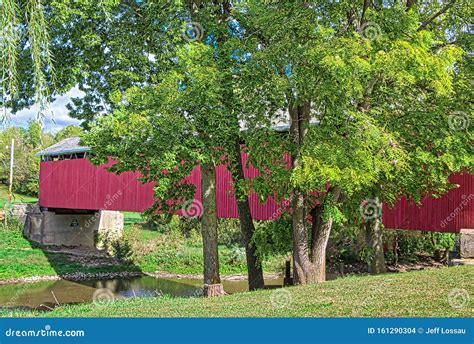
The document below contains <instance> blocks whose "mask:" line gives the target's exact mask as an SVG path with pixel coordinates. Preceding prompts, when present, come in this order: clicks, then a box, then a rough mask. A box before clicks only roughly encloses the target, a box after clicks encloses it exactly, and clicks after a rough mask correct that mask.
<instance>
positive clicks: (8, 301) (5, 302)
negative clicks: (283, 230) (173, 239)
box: [0, 276, 283, 310]
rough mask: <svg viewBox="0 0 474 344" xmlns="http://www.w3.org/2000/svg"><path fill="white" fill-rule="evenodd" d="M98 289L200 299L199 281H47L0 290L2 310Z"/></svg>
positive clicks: (231, 287)
mask: <svg viewBox="0 0 474 344" xmlns="http://www.w3.org/2000/svg"><path fill="white" fill-rule="evenodd" d="M265 282H266V283H267V285H269V286H281V285H282V283H283V281H282V280H281V279H271V280H266V281H265ZM223 284H224V289H225V291H226V292H227V293H229V294H233V293H238V292H244V291H246V290H248V285H247V281H245V280H239V281H224V282H223ZM97 289H107V290H110V291H111V292H112V293H113V295H114V298H115V299H120V298H130V297H160V296H163V295H169V296H175V297H177V296H179V297H196V296H202V281H201V280H197V279H185V278H180V279H173V278H155V277H151V276H141V277H134V278H116V279H105V280H84V281H67V280H59V281H48V282H38V283H25V284H14V285H4V286H0V307H1V308H8V309H12V308H30V309H31V308H36V309H43V310H48V309H53V308H54V307H57V306H58V305H63V304H75V303H85V302H92V300H93V295H94V292H95V291H96V290H97Z"/></svg>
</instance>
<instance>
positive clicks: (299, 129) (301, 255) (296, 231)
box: [288, 102, 315, 284]
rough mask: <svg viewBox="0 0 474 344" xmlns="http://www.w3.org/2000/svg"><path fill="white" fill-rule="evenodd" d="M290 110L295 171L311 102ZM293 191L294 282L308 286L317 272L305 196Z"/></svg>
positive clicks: (292, 155)
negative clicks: (309, 236) (307, 224)
mask: <svg viewBox="0 0 474 344" xmlns="http://www.w3.org/2000/svg"><path fill="white" fill-rule="evenodd" d="M288 110H289V114H290V121H291V125H290V136H291V139H292V141H293V143H294V145H295V147H296V148H294V150H293V152H292V154H291V160H292V168H293V169H295V168H297V167H298V166H299V165H300V164H301V161H300V156H299V152H300V150H301V148H302V147H303V144H304V138H305V135H306V132H307V131H308V126H309V118H310V110H311V104H310V102H304V103H303V104H302V105H296V104H293V102H290V105H289V108H288ZM292 191H293V193H292V201H291V204H292V212H293V214H292V217H293V223H292V227H293V266H294V269H293V271H294V279H293V280H294V283H295V284H308V283H313V282H314V281H315V271H314V267H313V265H312V264H311V260H310V258H309V250H308V231H307V228H306V216H305V204H304V200H305V194H304V192H303V191H302V190H300V189H298V188H295V189H294V190H292Z"/></svg>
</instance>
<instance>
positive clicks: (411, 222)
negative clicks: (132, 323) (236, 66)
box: [39, 138, 474, 232]
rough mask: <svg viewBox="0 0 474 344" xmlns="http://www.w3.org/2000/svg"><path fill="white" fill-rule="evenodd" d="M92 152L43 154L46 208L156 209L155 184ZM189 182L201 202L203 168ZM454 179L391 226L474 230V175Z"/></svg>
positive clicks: (274, 207) (223, 185) (228, 192)
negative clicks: (98, 162) (97, 160)
mask: <svg viewBox="0 0 474 344" xmlns="http://www.w3.org/2000/svg"><path fill="white" fill-rule="evenodd" d="M89 150H90V149H89V148H87V147H81V146H80V145H79V139H78V138H71V139H67V140H64V141H62V142H60V143H58V144H56V145H54V146H51V147H49V148H48V149H46V150H45V151H43V152H41V153H39V155H41V157H42V159H41V169H40V191H39V204H40V206H41V207H42V208H48V209H71V210H101V209H102V210H117V211H132V212H142V211H144V210H145V209H147V208H149V207H150V206H151V205H152V203H153V184H150V183H149V184H142V183H141V182H139V181H138V180H137V178H138V177H139V176H140V175H139V173H136V172H127V173H122V174H120V175H116V174H113V173H110V172H107V170H106V168H107V166H108V165H106V166H94V165H92V164H91V163H90V161H89V160H88V159H87V154H88V152H89ZM245 159H246V157H245V156H244V160H245ZM257 174H258V171H257V170H256V169H255V168H253V167H252V166H249V168H247V169H246V170H245V176H246V178H253V177H255V176H256V175H257ZM187 180H188V181H189V182H190V183H193V184H194V185H195V186H196V194H195V195H196V196H195V199H196V200H198V201H200V198H201V185H200V168H199V167H196V168H195V169H194V170H193V171H192V172H191V174H190V175H189V177H188V178H187ZM450 180H451V182H453V183H455V184H459V185H460V187H459V188H456V189H453V190H451V191H450V192H448V193H447V194H445V195H444V196H443V197H441V198H439V199H431V198H426V199H424V200H423V202H422V205H421V206H419V207H418V206H416V205H415V204H411V203H409V202H407V201H406V200H400V201H399V202H398V203H397V204H396V205H395V207H394V208H392V209H390V208H389V207H387V206H386V205H384V208H383V223H384V225H385V227H386V228H393V229H413V230H428V231H441V232H459V231H460V230H461V229H464V228H474V175H470V174H458V175H453V176H451V178H450ZM197 204H199V203H197ZM250 206H251V211H252V216H253V218H254V219H256V220H268V219H273V218H275V217H276V216H277V214H278V213H279V212H278V210H279V205H278V204H276V203H275V202H274V201H273V200H272V199H268V200H267V201H266V202H265V203H260V202H259V200H258V195H256V194H253V195H251V196H250ZM198 211H199V209H198ZM217 212H218V216H219V217H221V218H237V217H238V213H237V205H236V202H235V198H234V196H233V195H232V182H231V175H230V172H229V171H228V170H227V168H226V167H225V166H219V167H218V168H217Z"/></svg>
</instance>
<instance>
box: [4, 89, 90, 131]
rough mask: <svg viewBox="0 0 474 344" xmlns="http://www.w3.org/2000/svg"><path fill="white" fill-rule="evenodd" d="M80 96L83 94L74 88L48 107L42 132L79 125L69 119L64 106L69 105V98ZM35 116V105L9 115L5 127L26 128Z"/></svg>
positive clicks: (36, 111)
mask: <svg viewBox="0 0 474 344" xmlns="http://www.w3.org/2000/svg"><path fill="white" fill-rule="evenodd" d="M82 95H83V93H82V92H81V91H79V89H77V88H74V89H72V90H71V91H69V92H68V93H66V94H65V95H63V96H60V97H57V99H56V101H55V102H53V103H52V104H51V105H50V109H49V110H48V111H47V112H46V118H44V120H43V125H44V130H45V131H46V132H52V133H56V132H58V131H59V130H61V129H62V128H64V127H66V126H68V125H71V124H73V125H79V124H80V123H81V122H80V121H78V120H76V119H74V118H71V117H69V111H68V109H67V108H66V104H67V103H69V100H70V99H71V97H80V96H82ZM37 114H38V106H37V105H34V106H32V107H31V108H29V109H24V110H22V111H19V112H18V113H16V114H15V115H13V114H11V115H10V121H9V122H8V123H7V126H18V127H26V126H27V125H28V121H29V120H30V119H36V116H37Z"/></svg>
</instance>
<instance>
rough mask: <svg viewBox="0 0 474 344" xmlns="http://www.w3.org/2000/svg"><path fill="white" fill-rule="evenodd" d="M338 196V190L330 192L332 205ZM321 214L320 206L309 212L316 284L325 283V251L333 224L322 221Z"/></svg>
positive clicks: (339, 192)
mask: <svg viewBox="0 0 474 344" xmlns="http://www.w3.org/2000/svg"><path fill="white" fill-rule="evenodd" d="M340 195H341V191H340V190H339V189H338V188H334V189H333V190H331V195H330V197H332V201H333V202H334V203H335V202H337V201H338V200H339V197H340ZM323 213H324V206H323V205H322V204H321V205H318V206H316V207H315V208H313V211H312V212H311V215H312V217H313V218H312V245H311V247H312V249H311V262H312V264H313V266H314V272H315V282H316V283H320V282H324V281H326V249H327V246H328V241H329V236H330V235H331V229H332V225H333V222H334V220H333V219H332V218H328V219H327V220H325V221H323V218H322V216H323Z"/></svg>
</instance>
